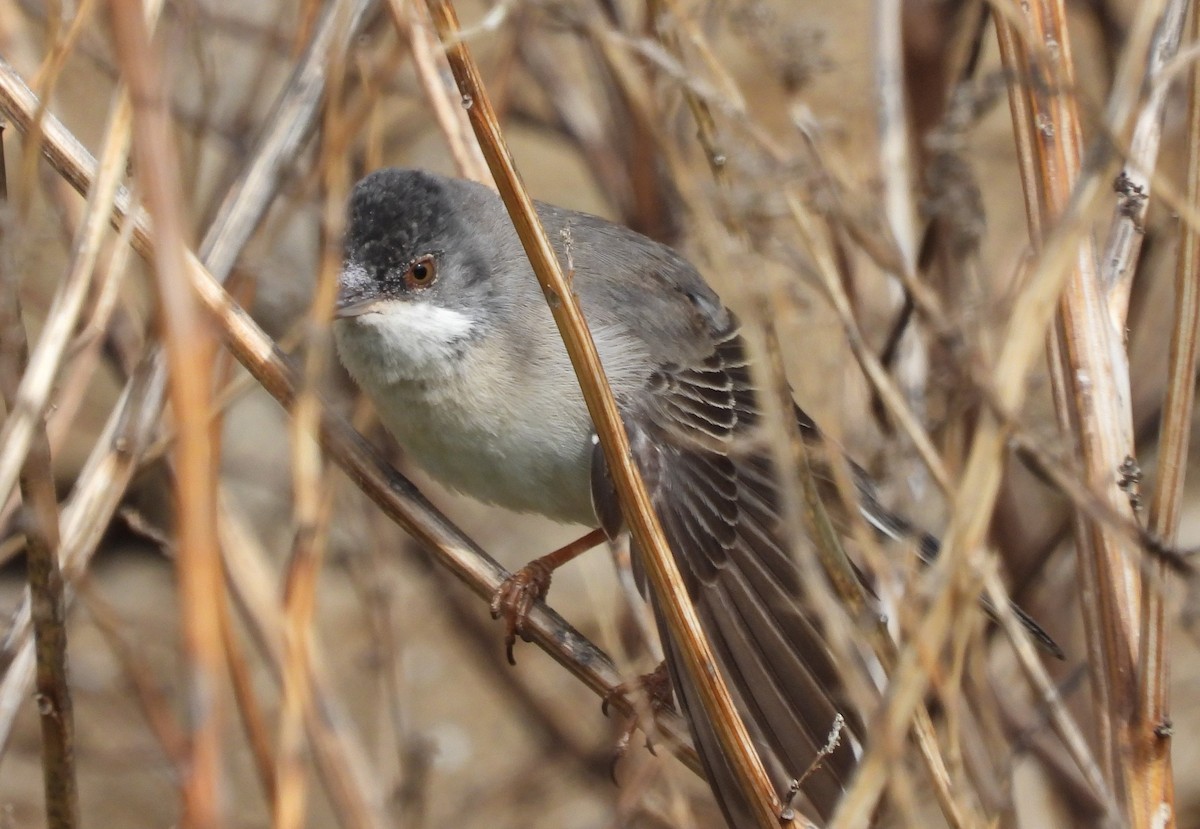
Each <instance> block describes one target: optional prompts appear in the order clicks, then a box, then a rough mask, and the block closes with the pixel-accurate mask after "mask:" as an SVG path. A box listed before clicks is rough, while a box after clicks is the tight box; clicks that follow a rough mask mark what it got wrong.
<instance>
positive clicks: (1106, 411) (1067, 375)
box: [1025, 0, 1157, 829]
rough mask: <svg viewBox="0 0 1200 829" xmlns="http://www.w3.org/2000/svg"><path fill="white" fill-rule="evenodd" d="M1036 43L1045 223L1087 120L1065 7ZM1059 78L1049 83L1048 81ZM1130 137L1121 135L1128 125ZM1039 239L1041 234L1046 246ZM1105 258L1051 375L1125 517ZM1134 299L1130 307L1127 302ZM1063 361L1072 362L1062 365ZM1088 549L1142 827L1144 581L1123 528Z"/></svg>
mask: <svg viewBox="0 0 1200 829" xmlns="http://www.w3.org/2000/svg"><path fill="white" fill-rule="evenodd" d="M1025 11H1026V14H1027V16H1028V25H1029V26H1030V29H1031V33H1030V39H1031V41H1032V42H1033V43H1036V44H1050V45H1051V46H1052V48H1049V49H1047V50H1046V51H1045V53H1043V51H1042V49H1041V48H1040V47H1039V48H1037V49H1036V50H1034V55H1035V57H1034V60H1036V61H1037V64H1036V65H1038V66H1044V67H1045V71H1044V77H1043V78H1042V79H1041V80H1042V83H1043V85H1044V86H1042V87H1040V88H1035V89H1032V90H1030V91H1029V94H1030V96H1031V109H1032V112H1033V114H1034V122H1035V126H1036V127H1037V128H1038V129H1037V130H1036V132H1035V133H1034V144H1035V146H1036V147H1037V149H1038V151H1039V159H1040V166H1039V170H1038V173H1039V175H1038V180H1037V182H1036V184H1037V186H1038V189H1039V193H1040V195H1041V199H1040V200H1041V202H1042V204H1043V205H1044V209H1045V213H1046V215H1045V221H1046V222H1048V223H1053V222H1055V221H1056V220H1057V219H1058V217H1059V215H1060V214H1061V213H1062V212H1063V211H1064V210H1065V208H1066V205H1067V202H1068V200H1069V199H1070V198H1071V195H1072V191H1073V190H1074V189H1075V187H1076V182H1077V180H1078V178H1079V175H1080V171H1081V169H1082V162H1083V139H1082V128H1081V125H1080V122H1079V116H1078V112H1077V105H1076V101H1075V96H1074V87H1075V82H1074V68H1073V65H1072V58H1071V49H1070V40H1069V38H1068V34H1067V30H1066V16H1065V10H1064V8H1063V7H1062V5H1061V3H1059V2H1054V0H1048V1H1046V0H1044V1H1043V2H1039V3H1033V4H1031V5H1029V6H1028V7H1026V9H1025ZM1045 85H1048V87H1049V88H1046V86H1045ZM1118 134H1120V132H1119V131H1118ZM1036 244H1037V241H1036V239H1035V245H1036ZM1103 291H1104V285H1103V283H1102V282H1101V278H1100V273H1099V269H1098V265H1097V262H1096V260H1095V258H1094V254H1093V250H1092V248H1091V247H1090V245H1086V244H1085V245H1083V246H1082V247H1081V248H1080V250H1079V252H1078V258H1077V262H1076V265H1075V268H1074V269H1073V273H1072V276H1071V278H1070V279H1069V280H1068V283H1067V286H1066V289H1065V291H1064V293H1063V296H1062V300H1061V305H1060V310H1059V326H1058V330H1057V348H1052V349H1051V359H1052V371H1051V379H1052V383H1053V386H1054V391H1055V404H1056V409H1057V410H1058V412H1059V419H1060V423H1061V425H1062V426H1063V427H1064V429H1065V430H1066V432H1067V434H1073V435H1075V436H1076V437H1077V439H1078V441H1079V452H1080V455H1081V460H1082V465H1083V477H1084V480H1085V481H1086V482H1087V484H1088V486H1089V487H1090V488H1093V489H1095V490H1096V492H1097V495H1098V497H1100V498H1101V499H1103V500H1105V501H1107V502H1108V503H1109V505H1111V506H1112V507H1113V508H1114V509H1115V510H1117V511H1118V512H1119V513H1120V514H1122V515H1123V516H1125V517H1129V516H1130V506H1129V501H1128V498H1127V496H1125V495H1124V494H1123V493H1122V492H1121V490H1120V488H1119V487H1118V486H1117V480H1118V470H1119V469H1120V468H1121V466H1122V464H1123V462H1124V461H1125V459H1126V458H1132V456H1133V442H1132V417H1131V412H1130V396H1129V385H1128V384H1129V373H1128V372H1129V369H1128V360H1127V357H1126V355H1125V353H1124V351H1123V348H1122V337H1121V336H1120V335H1119V333H1118V331H1119V328H1118V326H1122V325H1123V318H1118V319H1114V318H1113V317H1112V316H1110V312H1109V306H1108V302H1107V300H1108V297H1106V296H1104V294H1103ZM1118 305H1121V306H1123V305H1124V303H1118ZM1060 366H1061V368H1060ZM1076 530H1077V532H1076V546H1077V555H1078V559H1079V563H1080V569H1081V572H1082V573H1083V575H1084V576H1085V578H1084V585H1085V588H1086V587H1088V586H1091V587H1092V588H1093V589H1094V597H1093V598H1094V601H1095V605H1096V606H1095V610H1094V612H1089V613H1087V614H1085V619H1086V621H1087V622H1088V625H1087V634H1088V637H1089V639H1090V643H1089V652H1090V653H1091V654H1093V655H1095V654H1096V653H1099V654H1100V656H1101V657H1102V658H1101V660H1099V661H1091V662H1090V667H1091V669H1092V671H1093V688H1097V689H1099V692H1100V693H1099V696H1098V699H1099V700H1100V704H1101V706H1104V705H1105V704H1106V705H1107V707H1106V708H1104V707H1101V722H1102V723H1103V719H1104V718H1105V717H1107V719H1108V723H1107V728H1105V729H1102V733H1104V731H1107V739H1108V742H1107V744H1106V745H1105V750H1106V752H1107V755H1108V768H1109V771H1110V775H1111V780H1112V784H1113V787H1114V789H1115V791H1117V792H1118V793H1119V795H1120V796H1121V798H1122V801H1123V806H1124V808H1125V810H1126V812H1127V814H1128V815H1129V818H1130V820H1131V821H1132V824H1133V826H1134V827H1138V828H1139V829H1140V827H1144V826H1149V825H1151V821H1152V820H1153V817H1152V811H1151V809H1150V807H1149V806H1148V805H1147V803H1146V800H1147V798H1148V797H1149V798H1150V799H1154V800H1155V805H1157V798H1154V797H1153V796H1150V795H1149V793H1148V792H1146V791H1145V789H1144V788H1142V787H1140V786H1139V785H1135V781H1134V779H1133V777H1132V776H1133V775H1134V774H1135V773H1136V769H1135V766H1134V763H1133V745H1134V742H1135V741H1136V740H1137V739H1138V736H1137V734H1136V733H1135V732H1134V730H1133V726H1134V723H1133V718H1134V715H1135V710H1136V703H1137V699H1136V687H1135V686H1136V680H1135V677H1136V676H1137V674H1136V671H1137V666H1138V660H1139V651H1138V648H1139V645H1138V637H1139V630H1138V625H1139V621H1140V614H1141V609H1140V603H1141V598H1142V595H1141V594H1142V583H1141V578H1140V572H1139V569H1138V567H1137V563H1136V562H1135V561H1132V560H1131V558H1130V556H1129V549H1128V544H1127V543H1123V541H1124V539H1123V538H1122V535H1121V534H1120V533H1118V532H1117V531H1116V530H1115V529H1114V528H1113V527H1111V526H1108V525H1107V524H1102V523H1100V522H1096V521H1093V520H1091V519H1090V518H1088V517H1086V516H1083V515H1078V516H1077V518H1076Z"/></svg>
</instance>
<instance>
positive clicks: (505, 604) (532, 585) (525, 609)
mask: <svg viewBox="0 0 1200 829" xmlns="http://www.w3.org/2000/svg"><path fill="white" fill-rule="evenodd" d="M605 538H606V536H605V534H604V530H601V529H595V530H592V531H591V532H590V533H588V534H587V535H585V536H584V537H583V538H580V539H577V540H575V541H572V542H571V543H570V544H567V545H566V546H565V547H559V548H558V549H557V550H555V551H554V552H552V553H548V554H546V555H544V556H542V557H541V558H535V559H534V560H533V561H531V562H529V563H528V564H526V565H525V566H524V567H522V568H521V569H520V570H518V571H517V572H515V573H513V574H512V575H511V576H509V577H508V578H506V579H505V580H504V581H503V582H501V583H500V587H499V588H498V589H497V590H496V592H495V593H494V594H493V595H492V606H491V607H492V618H493V619H499V618H500V617H501V616H503V617H504V625H505V632H504V648H505V651H506V653H507V654H508V664H509V665H516V664H517V660H516V659H514V658H513V645H514V644H516V641H517V636H518V635H520V637H521V638H522V639H524V640H525V641H526V642H528V641H529V639H528V637H526V635H525V619H526V618H527V617H528V616H529V611H530V610H532V609H533V603H534V602H536V601H537V600H538V599H540V598H542V597H543V596H545V595H546V592H547V591H548V590H549V589H550V578H551V576H552V575H553V574H554V571H555V570H557V569H558V568H559V567H562V566H563V565H564V564H566V563H567V562H568V561H571V560H572V559H574V558H578V557H579V556H581V555H583V554H584V553H586V552H587V551H588V550H590V549H592V548H593V547H595V546H596V545H598V544H599V543H600V542H602V541H604V539H605Z"/></svg>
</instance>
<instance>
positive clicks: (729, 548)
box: [592, 315, 858, 826]
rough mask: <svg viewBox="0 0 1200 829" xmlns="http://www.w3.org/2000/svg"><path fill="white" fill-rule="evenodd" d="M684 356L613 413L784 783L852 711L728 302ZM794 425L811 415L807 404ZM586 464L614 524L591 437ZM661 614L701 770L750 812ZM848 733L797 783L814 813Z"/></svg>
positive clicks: (601, 511)
mask: <svg viewBox="0 0 1200 829" xmlns="http://www.w3.org/2000/svg"><path fill="white" fill-rule="evenodd" d="M689 363H690V364H688V365H678V364H676V365H668V366H663V367H662V368H661V369H660V370H658V371H657V372H655V373H654V374H653V375H652V376H651V378H650V381H649V383H648V384H647V387H646V389H645V390H644V393H640V394H638V395H636V396H634V397H633V398H632V399H627V400H622V401H620V402H621V408H622V414H623V417H624V420H625V425H626V429H627V431H628V433H629V439H630V443H631V446H632V450H633V456H634V459H635V462H636V463H637V465H638V468H639V471H640V472H641V474H642V476H643V478H644V480H645V483H646V486H647V489H648V491H649V494H650V497H651V500H652V501H653V504H654V507H655V510H656V511H657V513H658V517H659V520H660V522H661V523H662V527H663V530H664V532H665V533H666V537H667V541H668V542H669V544H670V547H671V550H672V551H673V552H674V554H675V558H676V562H677V564H678V566H679V569H680V571H681V572H682V574H683V577H684V579H685V581H686V583H687V586H688V590H689V593H690V597H691V600H692V602H693V603H694V605H695V607H696V610H697V613H698V614H699V617H700V620H701V622H702V624H703V626H704V631H705V634H706V636H707V637H708V639H709V643H710V645H711V647H712V650H713V653H714V655H715V657H716V660H717V663H718V665H719V667H720V669H721V671H722V674H723V676H724V678H725V681H726V683H727V685H728V686H729V689H730V692H731V694H732V695H733V699H734V702H735V703H736V705H737V707H738V710H739V712H740V714H741V716H742V719H743V721H744V722H745V724H746V727H747V728H748V729H749V732H750V734H751V736H752V737H753V739H754V741H755V743H756V746H757V748H758V750H759V754H760V756H761V757H762V759H763V762H764V764H765V765H766V768H767V771H768V773H769V774H770V775H771V778H772V780H773V782H774V783H775V785H776V786H777V788H778V791H779V794H780V795H781V797H782V796H784V795H785V793H786V791H787V788H788V785H789V784H790V782H791V781H792V780H794V779H797V778H801V777H803V776H804V775H805V773H806V772H807V771H808V770H809V767H810V765H811V764H812V763H813V761H814V759H815V758H816V757H817V756H818V753H819V752H820V750H821V749H822V747H824V746H825V744H826V742H827V740H828V737H829V734H830V732H831V729H832V728H833V726H834V722H835V720H836V718H837V717H838V715H839V714H840V715H841V716H842V718H843V719H844V720H845V721H846V722H847V723H857V722H858V719H857V717H855V716H853V715H852V712H850V711H848V710H847V709H846V706H845V705H844V703H843V697H842V695H841V694H840V692H839V688H840V681H839V678H838V673H837V671H836V669H835V667H834V665H833V662H832V659H831V657H830V654H829V651H828V648H827V647H826V644H825V642H824V639H823V638H822V635H821V632H820V631H819V630H818V629H817V627H816V626H815V625H814V624H813V622H812V620H811V618H810V616H809V614H807V613H806V612H805V610H804V604H805V603H804V598H803V591H802V589H801V585H800V582H799V579H798V575H797V571H796V566H795V564H794V563H793V562H792V560H791V559H790V557H789V555H788V553H787V551H786V545H785V542H784V541H783V535H782V533H783V526H782V520H781V517H780V509H779V503H778V500H779V499H778V495H777V488H776V483H775V474H774V471H773V469H772V465H771V463H770V462H769V460H768V459H767V456H766V454H765V452H764V451H763V449H762V446H761V443H756V441H755V435H754V428H755V426H756V425H757V423H758V421H759V420H760V414H759V408H758V402H757V399H756V394H755V390H754V388H753V385H752V382H751V377H750V371H749V368H748V366H747V363H746V355H745V348H744V343H743V341H742V338H741V336H740V334H739V332H738V327H737V323H736V320H734V319H733V317H732V316H731V315H730V316H729V317H728V323H727V325H726V326H724V328H723V329H722V330H720V331H718V332H717V333H716V335H715V336H714V338H713V348H712V350H711V352H710V353H709V354H707V355H704V356H702V357H700V358H698V359H694V360H691V361H689ZM801 417H802V418H803V416H802V413H801ZM801 425H802V427H804V428H809V429H811V428H812V425H811V422H809V421H807V419H806V418H803V419H802V421H801ZM592 469H593V486H592V489H593V500H594V502H595V506H596V512H597V515H598V516H599V517H600V519H601V522H602V523H603V524H604V526H605V529H606V530H608V531H609V532H610V533H615V532H616V531H617V530H619V528H620V511H619V507H618V505H617V500H616V494H615V491H614V489H613V486H612V483H611V480H610V478H609V476H608V472H607V467H606V465H605V463H604V459H603V453H602V452H600V450H599V447H598V446H597V448H596V452H595V455H594V457H593V465H592ZM637 561H638V555H637V554H636V551H635V563H636V562H637ZM656 611H657V608H656ZM658 615H659V626H660V633H662V634H663V640H664V645H663V646H664V650H665V652H666V657H667V665H668V669H669V670H670V673H671V677H672V680H673V682H674V687H675V688H676V694H677V700H678V702H679V704H680V706H681V708H682V709H683V713H684V714H685V715H686V716H687V717H688V719H689V721H690V722H691V724H692V730H693V735H694V737H695V739H696V743H697V749H698V750H699V752H700V756H701V758H702V759H703V761H704V764H705V767H706V769H707V772H708V777H709V782H710V784H711V785H712V788H713V790H714V792H715V793H716V795H717V799H718V801H719V803H720V805H721V808H722V809H723V811H724V812H725V815H726V817H727V819H728V820H729V822H730V825H732V826H746V825H751V818H750V814H751V813H750V811H749V808H748V804H746V803H745V801H744V799H743V797H742V795H741V792H740V790H739V788H738V785H737V782H736V779H735V777H734V773H733V770H732V768H731V767H730V766H729V765H728V763H727V762H726V760H725V758H724V755H723V753H722V752H721V750H720V746H719V744H718V742H717V737H716V733H715V732H714V731H713V729H712V727H711V726H710V725H709V724H708V722H707V719H706V718H705V717H704V715H703V708H702V705H701V702H700V698H699V696H698V691H697V689H696V688H695V687H694V686H693V685H692V683H691V682H690V680H689V679H688V678H687V675H686V673H685V671H684V670H683V665H682V660H681V654H680V651H679V650H678V648H677V647H676V646H675V644H674V643H673V642H671V640H670V637H669V636H667V635H666V631H665V630H664V629H663V625H662V621H661V614H658ZM852 743H853V738H852V737H851V736H850V735H847V734H843V739H842V740H841V743H840V744H839V746H838V747H837V748H836V749H834V751H833V752H832V754H831V755H830V756H828V757H826V758H825V759H824V760H823V761H822V762H821V764H820V766H819V767H818V768H817V769H816V770H815V771H814V772H813V773H811V774H809V775H808V777H807V778H806V779H805V782H804V786H803V796H804V797H805V798H807V800H808V801H809V804H810V805H811V807H812V813H815V814H816V815H819V816H820V817H822V818H828V817H829V816H830V814H831V813H832V809H833V807H834V805H835V804H836V803H837V800H838V798H839V796H840V794H841V792H842V790H843V788H844V786H845V785H846V783H847V781H848V779H849V775H850V773H851V771H852V770H853V767H854V763H855V750H854V748H853V746H852ZM798 805H802V803H801V804H798Z"/></svg>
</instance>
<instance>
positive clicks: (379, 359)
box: [335, 300, 475, 382]
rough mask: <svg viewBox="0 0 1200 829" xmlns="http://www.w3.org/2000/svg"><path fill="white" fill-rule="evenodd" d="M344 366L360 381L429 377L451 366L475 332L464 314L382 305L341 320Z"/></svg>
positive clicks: (425, 305)
mask: <svg viewBox="0 0 1200 829" xmlns="http://www.w3.org/2000/svg"><path fill="white" fill-rule="evenodd" d="M339 322H340V324H339V325H338V326H337V327H336V332H335V333H336V334H337V338H338V346H339V351H340V352H341V354H342V361H343V362H344V363H346V367H347V368H348V369H350V372H351V373H352V374H354V375H355V376H356V377H358V379H359V381H360V382H362V381H367V382H369V380H368V378H367V377H364V376H363V375H364V374H366V375H375V376H374V377H372V378H371V379H375V380H382V381H384V382H391V381H395V380H400V379H408V380H415V379H420V378H431V377H433V376H437V375H440V374H443V373H445V372H446V371H448V370H450V366H449V365H448V363H449V362H450V361H452V360H453V359H454V358H455V356H456V355H457V354H458V353H459V351H460V350H461V344H462V341H463V340H464V339H466V338H467V337H469V336H470V335H471V332H472V331H473V330H474V328H475V323H474V321H473V320H472V319H471V318H470V317H469V316H467V315H466V314H464V313H463V312H461V311H455V310H452V309H450V308H443V307H442V306H440V305H434V304H433V303H431V302H421V301H419V300H381V301H380V302H379V303H378V306H377V309H372V310H370V311H367V312H366V313H363V314H361V315H359V316H357V317H353V318H351V319H347V320H341V321H339Z"/></svg>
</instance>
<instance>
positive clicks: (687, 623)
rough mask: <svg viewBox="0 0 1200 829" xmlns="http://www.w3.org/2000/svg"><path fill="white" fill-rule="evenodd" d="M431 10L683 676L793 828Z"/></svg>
mask: <svg viewBox="0 0 1200 829" xmlns="http://www.w3.org/2000/svg"><path fill="white" fill-rule="evenodd" d="M428 6H429V10H430V15H431V17H432V18H433V22H434V26H435V27H436V28H437V30H438V34H439V36H440V37H441V39H442V41H443V43H445V44H447V57H448V58H449V60H450V67H451V69H452V71H453V72H454V76H455V79H456V80H457V81H458V87H459V90H460V91H461V92H462V94H463V105H464V106H466V107H467V110H468V116H469V117H470V119H471V125H472V127H473V128H474V129H475V134H476V137H477V138H478V139H479V143H480V146H481V148H482V149H483V153H484V156H485V158H487V161H488V167H489V168H490V169H491V171H492V176H493V177H494V178H495V180H496V184H497V185H498V186H499V189H500V194H501V198H502V199H503V200H504V203H505V206H506V207H507V208H508V211H509V215H510V216H511V217H512V219H513V223H514V225H515V226H516V229H517V234H518V236H520V238H521V242H522V244H523V245H524V247H525V252H526V255H527V256H529V259H530V263H531V265H532V266H533V270H534V272H535V274H537V277H538V281H539V283H540V284H541V286H542V290H543V292H544V293H545V295H546V301H547V303H548V304H549V306H550V310H551V313H552V314H553V315H554V320H555V323H556V324H557V325H558V328H559V332H560V333H561V334H562V337H563V342H564V344H565V345H566V348H567V353H568V355H569V356H570V358H571V364H572V366H574V368H575V372H576V376H577V377H578V378H579V382H580V387H581V389H582V391H583V396H584V400H585V402H586V403H587V406H588V412H589V413H590V414H591V416H592V422H593V423H594V424H595V426H596V431H597V434H598V435H599V438H600V443H601V446H602V447H603V449H604V456H605V460H606V461H607V462H608V469H609V472H610V473H611V474H612V477H613V482H614V484H615V485H616V488H617V491H618V493H619V496H620V502H621V505H622V513H623V515H624V519H625V523H626V525H627V526H628V527H629V529H630V531H631V533H632V535H633V537H634V539H636V541H637V544H638V548H639V549H640V550H641V552H642V556H643V562H644V563H645V565H646V572H647V576H648V577H649V581H650V584H651V585H652V587H653V589H654V594H655V596H656V598H657V599H658V601H659V606H660V609H661V611H662V612H663V614H664V617H665V620H666V625H667V629H668V631H669V632H670V634H671V635H672V636H674V638H675V640H676V642H677V644H679V646H680V650H681V651H682V654H683V656H684V667H685V670H686V671H687V673H688V674H689V677H690V678H691V679H692V681H693V682H694V683H695V685H696V687H697V689H698V690H699V692H700V697H701V700H702V703H703V707H704V715H705V716H706V717H707V718H708V720H709V722H710V723H711V724H712V726H713V728H714V730H715V732H716V734H717V737H718V739H719V741H720V744H721V746H722V749H723V750H724V753H725V756H726V759H727V760H728V762H729V763H730V766H731V767H732V769H733V771H734V776H735V778H736V779H737V780H738V782H739V784H740V785H741V786H742V790H743V793H744V794H745V796H746V799H747V802H748V803H749V804H750V806H751V809H752V810H753V811H754V817H755V820H756V822H757V823H758V824H759V825H760V826H762V827H763V829H774V828H775V827H777V826H779V825H781V824H782V825H794V821H793V820H792V819H791V815H790V814H789V813H787V812H785V811H784V805H783V804H782V803H781V802H780V799H779V794H778V793H777V792H776V791H775V788H774V786H773V785H772V784H771V781H770V779H769V778H768V777H767V774H766V771H765V769H764V768H763V766H762V762H761V760H759V758H758V755H757V752H756V751H755V749H754V746H753V744H752V743H751V741H750V735H749V733H748V732H747V731H746V728H745V725H744V724H743V723H742V721H741V719H740V717H739V716H738V713H737V710H736V709H735V708H734V707H733V701H732V699H731V698H730V696H729V691H728V689H727V688H726V687H725V684H724V681H723V680H722V678H721V676H720V673H719V672H718V671H717V670H716V666H715V662H714V660H713V656H712V653H711V651H710V649H709V647H708V643H707V641H706V640H705V637H704V633H703V630H702V629H701V627H700V620H699V618H698V617H697V615H696V612H695V609H694V608H693V607H692V606H691V601H690V599H689V598H688V595H687V589H686V587H685V586H684V584H683V579H682V577H681V576H680V574H679V569H678V565H677V564H676V563H675V560H674V557H673V554H672V553H671V550H670V547H669V546H668V545H667V543H666V540H665V538H664V537H663V533H662V528H661V527H660V526H659V523H658V518H657V515H656V514H655V512H654V508H653V506H652V505H651V504H650V500H649V497H648V495H647V494H646V490H645V486H644V485H643V484H642V482H641V476H640V475H639V474H638V471H637V469H636V467H635V466H634V465H633V463H632V460H631V458H632V455H631V450H630V448H629V441H628V438H627V436H626V434H625V429H624V426H623V425H622V423H621V417H620V414H619V413H618V411H617V407H616V402H615V401H614V400H613V398H612V390H611V389H610V388H608V384H607V381H606V380H605V375H604V369H603V367H602V366H601V364H600V359H599V355H598V354H597V352H596V346H595V343H593V342H592V339H591V335H590V333H589V332H588V329H587V323H586V322H585V321H584V318H583V314H582V312H581V311H580V309H579V306H578V302H577V301H576V299H575V297H574V294H573V292H572V291H571V289H570V286H569V285H568V284H567V281H566V279H565V278H564V277H563V275H562V271H561V270H560V268H559V263H558V259H557V257H556V256H555V254H554V250H553V248H551V246H550V242H549V240H548V239H547V238H546V234H545V230H544V229H543V228H542V227H541V223H540V221H539V220H538V218H537V214H536V213H535V212H534V209H533V202H532V201H530V199H529V196H528V194H527V193H526V192H525V189H524V186H523V185H522V184H521V182H520V180H519V178H518V176H517V173H516V170H515V169H514V166H513V162H512V159H511V156H510V155H509V153H508V150H507V147H506V145H505V143H504V140H503V137H502V135H501V132H500V128H499V124H498V122H497V121H496V117H495V113H494V112H493V111H492V107H491V104H490V102H489V101H488V99H487V96H486V92H485V91H484V87H483V82H482V79H481V78H480V76H479V71H478V69H477V67H476V66H475V63H474V61H473V59H472V58H471V55H470V51H469V50H468V49H467V47H466V45H465V44H464V43H462V42H461V40H459V37H458V35H459V27H458V20H457V17H456V15H455V13H454V9H453V7H452V6H451V5H450V3H449V2H446V0H428Z"/></svg>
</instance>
